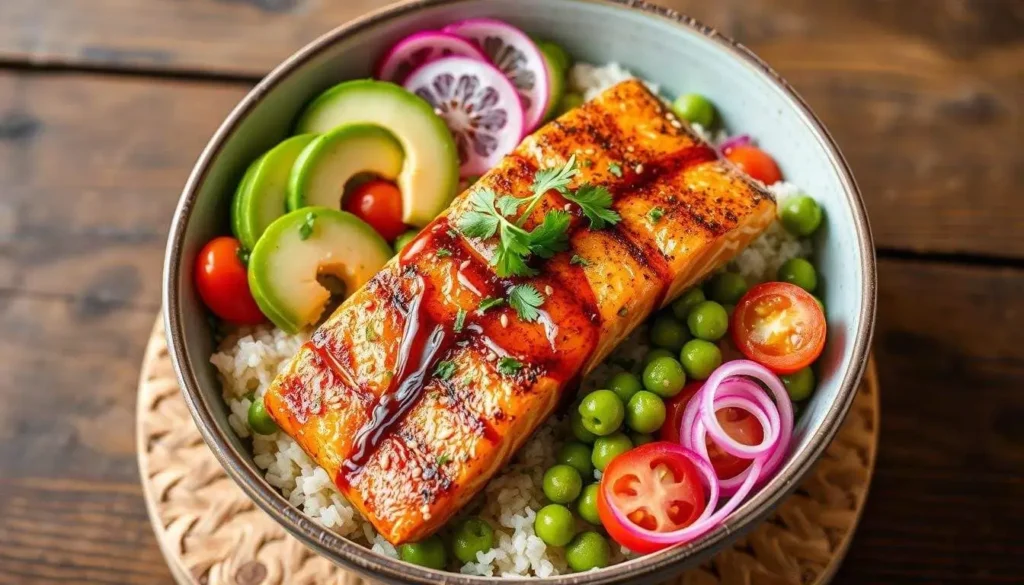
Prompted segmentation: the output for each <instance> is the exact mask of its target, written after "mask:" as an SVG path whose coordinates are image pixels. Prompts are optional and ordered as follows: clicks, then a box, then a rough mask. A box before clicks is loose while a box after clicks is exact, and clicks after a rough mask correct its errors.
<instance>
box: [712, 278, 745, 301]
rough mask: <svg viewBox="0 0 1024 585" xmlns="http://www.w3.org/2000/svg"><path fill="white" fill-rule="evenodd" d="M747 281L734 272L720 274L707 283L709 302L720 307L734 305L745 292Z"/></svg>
mask: <svg viewBox="0 0 1024 585" xmlns="http://www.w3.org/2000/svg"><path fill="white" fill-rule="evenodd" d="M747 288H748V287H747V280H746V279H745V278H743V277H742V276H740V275H739V274H736V273H735V272H721V273H719V274H716V275H715V276H714V277H712V279H711V282H709V283H708V294H709V295H710V296H711V300H713V301H715V302H716V303H719V304H722V305H735V304H736V303H738V302H740V299H741V298H743V295H744V294H746V292H747Z"/></svg>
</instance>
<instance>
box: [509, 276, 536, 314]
mask: <svg viewBox="0 0 1024 585" xmlns="http://www.w3.org/2000/svg"><path fill="white" fill-rule="evenodd" d="M508 304H509V306H511V307H512V308H513V309H515V311H516V313H519V318H520V319H522V320H523V321H529V322H532V321H536V320H537V319H540V311H538V310H537V309H538V308H539V307H540V306H541V305H543V304H544V295H542V294H540V291H538V290H537V289H536V288H534V287H533V285H530V284H517V285H515V286H513V287H512V288H511V290H509V291H508Z"/></svg>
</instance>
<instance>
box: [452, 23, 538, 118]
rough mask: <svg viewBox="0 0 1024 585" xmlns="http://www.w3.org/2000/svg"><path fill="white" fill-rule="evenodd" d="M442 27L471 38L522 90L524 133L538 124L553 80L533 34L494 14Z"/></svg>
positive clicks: (516, 86) (517, 89) (520, 91)
mask: <svg viewBox="0 0 1024 585" xmlns="http://www.w3.org/2000/svg"><path fill="white" fill-rule="evenodd" d="M443 30H444V31H445V32H448V33H452V34H455V35H458V36H460V37H462V38H464V39H467V40H469V41H472V42H473V43H474V44H475V45H476V46H477V47H479V48H480V49H482V50H483V52H484V54H485V55H487V58H488V59H490V60H491V63H494V65H495V66H496V67H497V68H498V69H500V70H501V72H502V73H504V74H505V76H506V77H508V78H509V80H510V81H511V82H512V85H514V86H515V88H516V91H518V92H519V97H520V99H522V102H523V110H524V111H525V112H526V125H525V126H526V127H525V128H523V131H524V133H526V132H530V131H532V130H533V129H534V128H536V127H537V126H538V125H539V124H540V122H541V120H542V119H543V118H544V112H546V111H547V109H548V100H549V99H550V94H549V86H550V85H551V80H550V79H549V78H548V68H547V65H546V64H545V63H544V55H543V54H541V52H540V49H538V48H537V45H536V44H534V42H533V41H532V40H530V37H528V36H526V33H524V32H523V31H521V30H519V29H518V28H516V27H514V26H512V25H510V24H507V23H504V22H501V21H500V20H494V19H491V18H472V19H469V20H463V21H461V22H456V23H455V24H450V25H448V26H446V27H444V29H443Z"/></svg>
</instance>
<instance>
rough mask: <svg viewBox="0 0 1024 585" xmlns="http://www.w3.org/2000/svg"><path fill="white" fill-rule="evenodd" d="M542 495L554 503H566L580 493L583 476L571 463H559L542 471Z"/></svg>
mask: <svg viewBox="0 0 1024 585" xmlns="http://www.w3.org/2000/svg"><path fill="white" fill-rule="evenodd" d="M543 485H544V495H545V496H547V497H548V499H549V500H551V501H552V502H554V503H556V504H568V503H569V502H571V501H573V500H575V499H576V496H578V495H580V490H581V489H583V478H582V477H580V472H579V471H577V470H576V468H575V467H573V466H571V465H565V464H564V463H560V464H558V465H555V466H553V467H551V468H550V469H548V470H547V471H545V472H544V483H543Z"/></svg>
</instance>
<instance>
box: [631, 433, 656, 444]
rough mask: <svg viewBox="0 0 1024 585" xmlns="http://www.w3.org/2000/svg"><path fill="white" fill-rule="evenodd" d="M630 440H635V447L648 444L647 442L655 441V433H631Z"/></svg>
mask: <svg viewBox="0 0 1024 585" xmlns="http://www.w3.org/2000/svg"><path fill="white" fill-rule="evenodd" d="M629 440H630V441H633V446H634V447H639V446H640V445H646V444H647V443H653V442H654V435H650V434H647V433H629Z"/></svg>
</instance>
